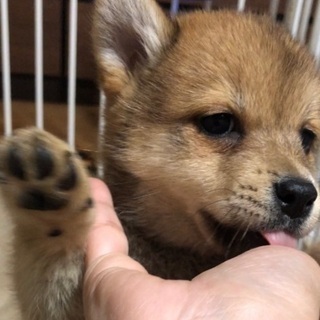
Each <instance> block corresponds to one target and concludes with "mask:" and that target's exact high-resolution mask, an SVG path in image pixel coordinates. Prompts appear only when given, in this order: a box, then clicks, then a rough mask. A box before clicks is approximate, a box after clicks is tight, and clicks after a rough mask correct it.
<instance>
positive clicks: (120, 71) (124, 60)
mask: <svg viewBox="0 0 320 320" xmlns="http://www.w3.org/2000/svg"><path fill="white" fill-rule="evenodd" d="M95 3H96V4H95V13H94V25H93V40H94V46H95V53H96V59H97V62H98V67H99V72H100V81H101V85H102V87H103V89H104V90H105V92H106V93H107V96H108V97H109V96H110V97H115V96H117V95H118V94H119V93H120V92H121V91H122V90H123V89H124V88H125V87H126V86H127V85H128V84H129V83H130V81H132V79H133V75H134V72H135V71H136V68H138V66H139V65H142V64H152V63H155V62H156V61H157V58H158V57H159V55H160V53H161V52H162V51H163V50H164V49H165V48H166V47H167V46H168V45H169V44H170V43H171V41H172V39H173V37H174V33H175V31H174V29H175V27H174V24H173V22H172V21H171V20H170V19H169V18H168V17H167V16H166V14H165V13H164V12H163V11H162V10H161V8H160V7H159V6H158V5H157V3H156V2H155V1H154V0H96V1H95Z"/></svg>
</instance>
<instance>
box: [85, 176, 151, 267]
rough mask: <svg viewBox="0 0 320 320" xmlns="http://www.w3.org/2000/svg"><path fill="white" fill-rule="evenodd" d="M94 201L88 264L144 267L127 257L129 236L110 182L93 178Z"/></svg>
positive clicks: (89, 236)
mask: <svg viewBox="0 0 320 320" xmlns="http://www.w3.org/2000/svg"><path fill="white" fill-rule="evenodd" d="M90 187H91V192H92V198H93V202H94V210H95V220H94V223H93V226H92V228H91V230H90V232H89V235H88V241H87V255H86V264H87V266H89V265H91V264H95V268H97V265H98V264H99V269H100V268H101V269H107V268H112V267H119V268H127V269H131V270H138V271H145V269H144V268H143V267H142V266H141V265H140V264H138V263H137V262H136V261H134V260H133V259H131V258H129V257H128V240H127V238H126V236H125V233H124V231H123V228H122V226H121V223H120V221H119V219H118V217H117V215H116V213H115V210H114V208H113V203H112V198H111V194H110V191H109V190H108V188H107V186H106V185H105V184H104V183H103V182H102V181H101V180H98V179H94V178H91V179H90Z"/></svg>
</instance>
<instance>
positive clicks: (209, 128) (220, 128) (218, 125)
mask: <svg viewBox="0 0 320 320" xmlns="http://www.w3.org/2000/svg"><path fill="white" fill-rule="evenodd" d="M198 125H199V127H200V129H201V130H202V131H204V132H205V133H206V134H208V135H211V136H224V135H226V134H228V133H230V132H232V130H233V129H234V118H233V115H232V114H230V113H217V114H212V115H210V116H205V117H201V118H200V119H199V122H198Z"/></svg>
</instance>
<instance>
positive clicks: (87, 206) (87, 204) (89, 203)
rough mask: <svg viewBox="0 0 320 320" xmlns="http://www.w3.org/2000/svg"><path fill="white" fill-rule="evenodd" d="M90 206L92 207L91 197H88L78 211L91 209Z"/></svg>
mask: <svg viewBox="0 0 320 320" xmlns="http://www.w3.org/2000/svg"><path fill="white" fill-rule="evenodd" d="M91 208H93V200H92V199H91V198H88V199H87V200H86V201H85V203H84V205H83V207H82V208H81V210H80V211H86V210H88V209H91Z"/></svg>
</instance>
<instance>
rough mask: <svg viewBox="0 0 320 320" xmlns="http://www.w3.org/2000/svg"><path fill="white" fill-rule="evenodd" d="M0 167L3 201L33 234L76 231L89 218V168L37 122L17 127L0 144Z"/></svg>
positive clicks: (17, 222) (60, 233)
mask: <svg viewBox="0 0 320 320" xmlns="http://www.w3.org/2000/svg"><path fill="white" fill-rule="evenodd" d="M0 172H1V173H0V174H1V177H0V183H1V189H2V193H3V201H4V202H5V204H6V205H7V209H8V211H9V214H10V215H12V217H13V218H14V222H15V224H16V225H18V226H21V227H22V228H24V229H25V231H27V230H26V229H29V232H31V233H30V234H29V237H32V236H33V237H37V238H38V239H39V237H42V236H43V237H56V236H60V235H63V234H65V235H69V236H72V234H71V233H72V232H73V233H74V235H73V236H76V235H75V233H76V230H75V227H76V226H78V227H80V229H81V226H82V227H85V226H86V225H87V224H89V222H90V219H89V217H88V215H86V212H87V211H89V210H88V209H89V208H90V207H91V204H92V203H91V199H90V196H89V189H88V179H87V173H86V170H85V169H84V167H83V164H82V162H81V160H80V158H79V157H78V155H77V154H76V153H74V152H73V151H71V150H70V148H69V147H68V145H67V144H66V143H64V142H63V141H61V140H59V139H58V138H56V137H55V136H53V135H51V134H49V133H47V132H45V131H42V130H39V129H36V128H29V129H20V130H17V131H15V132H14V135H13V136H11V137H8V138H5V139H4V140H3V141H2V143H1V145H0ZM30 229H31V230H30ZM77 232H80V233H81V230H79V229H78V230H77ZM25 234H27V232H25Z"/></svg>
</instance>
